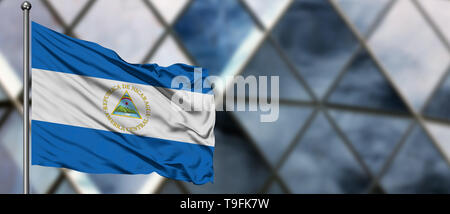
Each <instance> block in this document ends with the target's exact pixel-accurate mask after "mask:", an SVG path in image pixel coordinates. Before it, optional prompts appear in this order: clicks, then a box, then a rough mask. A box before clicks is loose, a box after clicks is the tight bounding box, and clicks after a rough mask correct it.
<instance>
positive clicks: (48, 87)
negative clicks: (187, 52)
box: [31, 22, 215, 184]
mask: <svg viewBox="0 0 450 214" xmlns="http://www.w3.org/2000/svg"><path fill="white" fill-rule="evenodd" d="M31 27H32V41H31V46H32V47H31V50H32V72H31V74H32V87H31V88H32V116H31V118H32V121H31V140H32V142H31V149H32V150H31V151H32V157H31V159H32V164H33V165H42V166H50V167H64V168H69V169H74V170H77V171H81V172H87V173H121V174H148V173H151V172H156V173H158V174H160V175H162V176H165V177H168V178H173V179H177V180H184V181H190V182H193V183H195V184H204V183H207V182H213V177H214V170H213V153H214V146H215V145H214V144H215V140H214V124H215V111H214V96H213V94H212V90H211V89H210V88H201V90H195V89H193V88H190V87H180V85H175V87H174V86H172V85H173V83H172V80H173V79H174V78H175V77H177V76H183V77H185V79H186V80H188V81H187V82H188V83H189V84H188V85H195V84H196V83H197V82H198V81H201V82H203V81H204V80H205V79H206V78H207V77H208V72H207V70H205V69H203V70H201V73H200V74H196V71H198V69H196V67H194V66H189V65H185V64H174V65H171V66H169V67H162V66H158V65H157V64H130V63H127V62H126V61H124V60H122V59H121V58H120V57H119V55H117V54H116V53H115V52H114V51H112V50H109V49H107V48H104V47H102V46H100V45H98V44H95V43H92V42H88V41H83V40H79V39H75V38H71V37H69V36H66V35H64V34H60V33H58V32H55V31H53V30H50V29H48V28H46V27H44V26H42V25H39V24H37V23H35V22H32V26H31ZM197 73H198V72H197ZM173 96H177V98H180V97H181V98H186V100H183V102H185V103H197V104H198V102H201V105H202V107H203V109H201V110H195V111H194V110H189V109H183V108H181V107H180V106H179V103H174V101H173V100H174V99H172V98H174V97H173ZM187 98H190V99H194V101H192V100H189V99H187Z"/></svg>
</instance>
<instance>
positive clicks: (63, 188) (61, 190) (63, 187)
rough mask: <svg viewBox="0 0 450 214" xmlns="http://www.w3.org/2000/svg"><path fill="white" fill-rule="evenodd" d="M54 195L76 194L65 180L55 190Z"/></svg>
mask: <svg viewBox="0 0 450 214" xmlns="http://www.w3.org/2000/svg"><path fill="white" fill-rule="evenodd" d="M55 194H76V192H75V190H74V189H73V188H72V186H71V185H70V183H69V182H68V181H67V180H64V181H63V182H62V183H61V184H60V185H59V187H58V189H57V190H56V192H55Z"/></svg>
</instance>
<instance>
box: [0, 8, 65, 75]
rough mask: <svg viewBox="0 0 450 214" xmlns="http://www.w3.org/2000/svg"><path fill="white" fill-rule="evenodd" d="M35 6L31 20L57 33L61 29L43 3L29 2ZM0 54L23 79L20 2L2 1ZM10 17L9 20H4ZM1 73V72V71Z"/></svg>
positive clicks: (0, 12) (0, 10)
mask: <svg viewBox="0 0 450 214" xmlns="http://www.w3.org/2000/svg"><path fill="white" fill-rule="evenodd" d="M29 2H30V3H31V4H32V5H33V12H32V16H31V20H32V21H35V22H38V23H40V24H42V25H45V26H46V27H49V28H51V29H53V30H56V31H61V28H60V27H59V26H58V25H57V24H56V22H55V21H54V20H53V19H52V18H51V15H50V14H49V12H48V10H47V8H45V7H44V5H43V4H42V2H41V1H36V0H31V1H29ZM0 14H1V17H2V18H0V29H1V31H0V52H1V53H2V54H3V55H5V57H6V59H7V60H8V62H9V64H11V66H12V67H13V68H14V71H15V72H16V73H17V74H18V75H19V78H20V79H22V27H21V26H22V13H21V11H20V2H18V1H1V3H0ZM3 17H8V18H3ZM0 72H1V71H0Z"/></svg>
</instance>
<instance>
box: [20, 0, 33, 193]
mask: <svg viewBox="0 0 450 214" xmlns="http://www.w3.org/2000/svg"><path fill="white" fill-rule="evenodd" d="M30 10H31V4H30V2H28V1H24V2H23V3H22V11H23V194H29V193H30V174H29V168H30V144H29V141H30V127H29V116H30V114H29V110H28V109H29V104H30V102H29V94H28V92H29V85H28V81H29V80H30V79H29V75H30Z"/></svg>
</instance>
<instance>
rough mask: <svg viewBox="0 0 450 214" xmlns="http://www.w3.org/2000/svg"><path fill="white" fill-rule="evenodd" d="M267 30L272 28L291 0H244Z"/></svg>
mask: <svg viewBox="0 0 450 214" xmlns="http://www.w3.org/2000/svg"><path fill="white" fill-rule="evenodd" d="M244 1H245V2H246V3H247V4H248V6H249V7H250V8H251V9H252V11H253V12H254V13H255V15H256V16H257V17H258V18H259V19H260V21H261V22H262V23H263V24H264V26H265V27H266V28H270V27H271V26H272V25H273V24H274V22H275V21H276V18H277V17H278V16H279V15H280V13H281V12H282V11H283V9H285V8H286V6H288V4H289V0H277V1H273V0H244Z"/></svg>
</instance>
